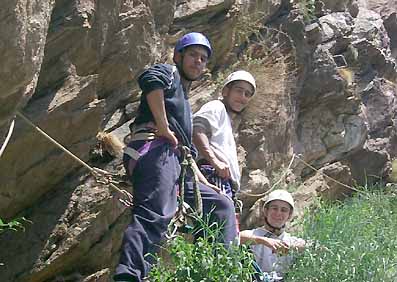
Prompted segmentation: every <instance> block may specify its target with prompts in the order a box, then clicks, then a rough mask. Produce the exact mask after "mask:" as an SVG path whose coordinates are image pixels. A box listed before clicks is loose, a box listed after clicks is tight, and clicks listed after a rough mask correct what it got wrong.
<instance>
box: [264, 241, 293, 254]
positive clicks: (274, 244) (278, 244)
mask: <svg viewBox="0 0 397 282" xmlns="http://www.w3.org/2000/svg"><path fill="white" fill-rule="evenodd" d="M263 245H266V246H268V247H269V248H270V249H272V251H273V253H280V254H287V253H288V251H289V245H288V244H287V243H285V242H283V241H281V240H280V239H273V238H266V237H263Z"/></svg>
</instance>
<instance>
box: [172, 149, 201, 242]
mask: <svg viewBox="0 0 397 282" xmlns="http://www.w3.org/2000/svg"><path fill="white" fill-rule="evenodd" d="M180 152H181V163H180V165H181V173H180V176H179V181H178V184H179V205H178V210H177V211H176V213H175V215H174V217H173V218H172V220H171V222H170V223H169V225H168V232H167V234H166V235H165V236H166V238H167V239H169V240H170V239H172V238H173V237H175V235H176V232H177V231H178V229H179V228H181V227H183V226H187V225H188V222H187V221H188V219H189V218H190V219H194V218H197V217H201V216H202V214H203V200H202V197H201V192H200V188H199V186H198V182H199V180H198V176H197V174H196V172H195V170H194V168H193V165H194V160H193V157H192V155H191V153H190V149H189V148H188V147H186V146H181V147H180ZM188 169H189V170H190V171H191V173H192V174H193V192H194V205H195V208H196V210H193V209H192V208H191V207H190V206H189V205H188V204H187V203H185V177H186V172H187V170H188ZM188 210H190V212H188Z"/></svg>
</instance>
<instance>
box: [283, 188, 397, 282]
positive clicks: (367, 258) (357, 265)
mask: <svg viewBox="0 0 397 282" xmlns="http://www.w3.org/2000/svg"><path fill="white" fill-rule="evenodd" d="M302 224H303V230H302V233H303V234H302V235H301V236H302V237H303V238H311V239H312V240H313V242H315V243H313V245H312V246H311V247H309V248H307V249H306V250H305V252H304V253H302V254H300V255H299V257H298V259H297V261H296V263H295V264H294V265H293V267H292V269H291V271H290V272H289V273H288V276H287V279H286V281H288V282H289V281H319V282H321V281H349V282H355V281H357V282H359V281H360V282H361V281H368V282H369V281H373V282H378V281H383V282H392V281H397V239H396V236H395V234H396V232H397V196H396V195H393V194H387V193H384V192H381V191H379V190H378V191H377V192H368V193H365V194H360V195H359V196H356V197H354V198H353V199H352V200H351V201H349V202H347V203H345V204H337V205H335V204H333V205H331V204H324V203H323V204H322V205H321V206H320V207H317V209H316V212H310V213H307V214H306V216H305V218H304V219H303V222H302Z"/></svg>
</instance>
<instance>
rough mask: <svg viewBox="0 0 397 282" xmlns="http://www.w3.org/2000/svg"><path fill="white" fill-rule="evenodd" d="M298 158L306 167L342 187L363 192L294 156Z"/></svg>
mask: <svg viewBox="0 0 397 282" xmlns="http://www.w3.org/2000/svg"><path fill="white" fill-rule="evenodd" d="M296 157H297V158H298V160H300V161H301V162H302V163H303V164H304V165H306V166H307V167H309V168H311V169H312V170H314V171H316V172H319V173H320V174H321V175H323V176H325V177H327V178H328V179H330V180H332V181H333V182H335V183H337V184H339V185H342V186H343V187H345V188H347V189H350V190H353V191H355V192H359V193H364V192H363V191H360V190H358V189H356V188H354V187H352V186H350V185H347V184H345V183H342V182H340V181H339V180H336V179H335V178H332V177H331V176H328V175H326V174H325V173H324V172H322V171H320V170H319V169H317V168H315V167H314V166H312V165H311V164H309V163H307V162H306V161H304V160H303V159H302V158H300V157H299V156H296Z"/></svg>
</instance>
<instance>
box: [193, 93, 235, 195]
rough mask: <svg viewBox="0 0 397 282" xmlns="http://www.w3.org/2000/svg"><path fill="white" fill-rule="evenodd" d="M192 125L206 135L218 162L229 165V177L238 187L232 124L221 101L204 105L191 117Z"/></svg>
mask: <svg viewBox="0 0 397 282" xmlns="http://www.w3.org/2000/svg"><path fill="white" fill-rule="evenodd" d="M193 124H194V126H195V127H196V126H197V127H202V128H203V129H204V130H205V131H206V132H207V133H208V135H209V136H208V139H209V142H210V146H211V149H212V150H213V151H214V153H215V154H216V156H217V157H218V158H219V159H220V160H222V161H224V162H226V163H227V164H228V165H229V168H230V174H231V177H232V179H233V180H234V181H235V182H236V183H237V184H238V186H239V187H240V168H239V165H238V159H237V149H236V142H235V140H234V136H233V129H232V122H231V120H230V117H229V114H228V113H227V111H226V108H225V105H224V104H223V103H222V101H220V100H214V101H211V102H208V103H206V104H204V105H203V106H202V107H201V109H200V110H199V111H198V112H196V113H195V114H194V115H193Z"/></svg>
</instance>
